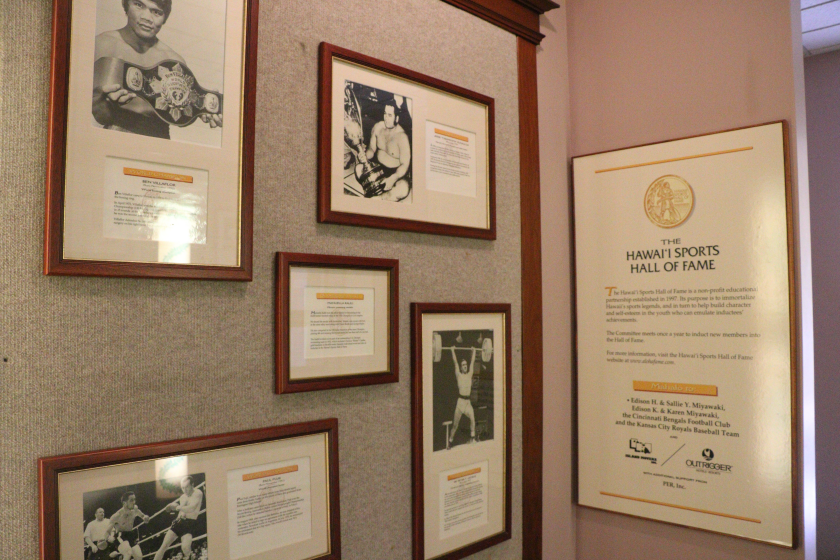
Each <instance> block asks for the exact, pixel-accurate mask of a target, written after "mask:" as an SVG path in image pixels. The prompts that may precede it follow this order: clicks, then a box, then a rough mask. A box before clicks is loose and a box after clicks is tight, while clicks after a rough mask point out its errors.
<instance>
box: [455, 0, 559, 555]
mask: <svg viewBox="0 0 840 560" xmlns="http://www.w3.org/2000/svg"><path fill="white" fill-rule="evenodd" d="M443 2H446V3H447V4H452V5H453V6H456V7H458V8H461V9H463V10H466V11H467V12H470V13H471V14H473V15H475V16H477V17H479V18H481V19H483V20H486V21H489V22H490V23H492V24H494V25H497V26H498V27H501V28H502V29H505V30H506V31H509V32H511V33H513V34H514V35H516V36H517V37H518V40H517V47H516V50H517V56H516V60H517V72H518V75H519V201H520V215H521V222H522V223H521V236H522V242H521V251H522V426H523V430H522V559H523V560H542V556H543V554H542V547H543V544H542V543H543V539H542V531H543V527H542V525H543V523H542V518H543V322H542V317H543V312H542V303H543V302H542V234H541V221H540V135H539V112H538V109H537V106H538V104H537V45H539V44H540V41H542V39H543V38H544V37H545V35H543V34H542V33H540V16H541V15H542V14H544V13H545V12H547V11H549V10H553V9H554V8H559V7H560V6H559V4H556V3H555V2H553V0H443Z"/></svg>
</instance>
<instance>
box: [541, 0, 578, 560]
mask: <svg viewBox="0 0 840 560" xmlns="http://www.w3.org/2000/svg"><path fill="white" fill-rule="evenodd" d="M540 27H541V29H542V32H543V33H544V34H545V39H543V42H542V44H541V45H540V47H539V48H538V50H537V78H538V82H537V87H538V88H539V89H538V91H539V99H538V100H539V111H540V195H541V196H540V202H541V209H540V210H541V213H542V222H541V224H542V267H543V360H544V364H545V366H544V368H543V370H544V372H543V394H544V404H543V558H545V559H546V560H555V559H561V558H562V559H569V560H572V559H574V557H575V509H576V507H575V504H574V497H573V493H572V492H573V486H574V485H573V480H574V471H573V459H574V453H572V452H571V450H572V449H574V439H573V437H572V431H573V426H574V415H573V410H574V408H573V402H574V398H573V394H574V393H573V391H572V377H573V376H572V371H573V364H574V355H573V353H572V336H573V332H572V282H571V280H572V276H571V243H570V241H569V174H568V169H567V167H566V160H567V158H568V126H567V124H568V122H569V72H568V60H567V37H566V7H565V5H563V6H561V7H560V8H559V9H556V10H552V11H550V12H548V14H546V15H545V16H543V17H542V18H541V20H540Z"/></svg>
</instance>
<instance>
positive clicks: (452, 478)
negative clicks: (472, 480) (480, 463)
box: [446, 467, 481, 480]
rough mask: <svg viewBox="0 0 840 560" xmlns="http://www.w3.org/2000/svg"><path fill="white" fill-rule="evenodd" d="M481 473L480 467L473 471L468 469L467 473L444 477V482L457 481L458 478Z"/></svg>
mask: <svg viewBox="0 0 840 560" xmlns="http://www.w3.org/2000/svg"><path fill="white" fill-rule="evenodd" d="M480 472H481V467H476V468H474V469H470V470H468V471H464V472H459V473H457V474H450V475H449V476H447V477H446V480H457V479H459V478H464V477H465V476H470V475H471V474H478V473H480Z"/></svg>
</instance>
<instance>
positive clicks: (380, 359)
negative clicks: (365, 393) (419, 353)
mask: <svg viewBox="0 0 840 560" xmlns="http://www.w3.org/2000/svg"><path fill="white" fill-rule="evenodd" d="M276 273H277V289H276V291H275V335H276V336H275V375H276V383H275V392H276V393H277V394H281V393H297V392H304V391H321V390H325V389H337V388H341V387H359V386H363V385H377V384H382V383H396V382H398V381H399V261H398V260H396V259H375V258H368V257H351V256H341V255H313V254H306V253H277V258H276ZM348 292H352V293H348ZM339 316H340V317H341V319H340V320H339V319H330V320H327V319H325V318H326V317H339ZM350 321H355V323H354V325H353V326H352V327H350V326H349V325H350ZM350 330H352V331H353V332H350Z"/></svg>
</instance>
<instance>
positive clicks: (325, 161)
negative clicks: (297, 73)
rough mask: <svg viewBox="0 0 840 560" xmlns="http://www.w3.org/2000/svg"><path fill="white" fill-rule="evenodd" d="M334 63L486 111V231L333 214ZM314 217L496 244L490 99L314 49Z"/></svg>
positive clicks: (345, 52)
mask: <svg viewBox="0 0 840 560" xmlns="http://www.w3.org/2000/svg"><path fill="white" fill-rule="evenodd" d="M334 58H338V59H341V60H345V61H347V62H352V63H354V64H358V65H361V66H364V67H367V68H370V69H372V70H376V71H379V72H384V73H386V74H390V75H393V76H395V77H397V78H399V79H403V80H408V81H412V82H415V83H418V84H420V85H422V86H425V87H428V88H431V89H437V90H440V91H443V92H445V93H449V94H452V95H456V96H459V97H463V98H465V99H469V100H471V101H474V102H476V103H480V104H482V105H485V106H486V107H487V134H488V158H489V161H488V162H487V167H488V185H487V189H488V197H487V204H488V205H489V211H488V222H489V227H488V228H487V229H483V228H473V227H467V226H457V225H450V224H439V223H433V222H423V221H419V220H409V219H405V218H390V217H385V216H373V215H369V214H356V213H352V212H339V211H335V210H333V209H332V205H331V198H332V192H331V189H332V154H331V150H332V146H331V142H332V76H333V72H332V61H333V59H334ZM318 61H319V64H318V67H319V68H318V212H317V218H318V222H319V223H330V224H340V225H350V226H361V227H373V228H383V229H393V230H400V231H411V232H415V233H428V234H435V235H451V236H454V237H469V238H473V239H486V240H494V239H496V127H495V122H496V111H495V100H494V99H493V98H492V97H488V96H486V95H482V94H480V93H477V92H474V91H471V90H468V89H466V88H462V87H460V86H457V85H455V84H451V83H449V82H445V81H443V80H439V79H437V78H433V77H432V76H427V75H425V74H421V73H419V72H415V71H413V70H409V69H408V68H403V67H401V66H397V65H396V64H391V63H390V62H385V61H383V60H379V59H376V58H373V57H371V56H367V55H365V54H361V53H358V52H355V51H351V50H349V49H345V48H342V47H338V46H336V45H332V44H330V43H327V42H322V43H321V44H320V45H319V47H318Z"/></svg>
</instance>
